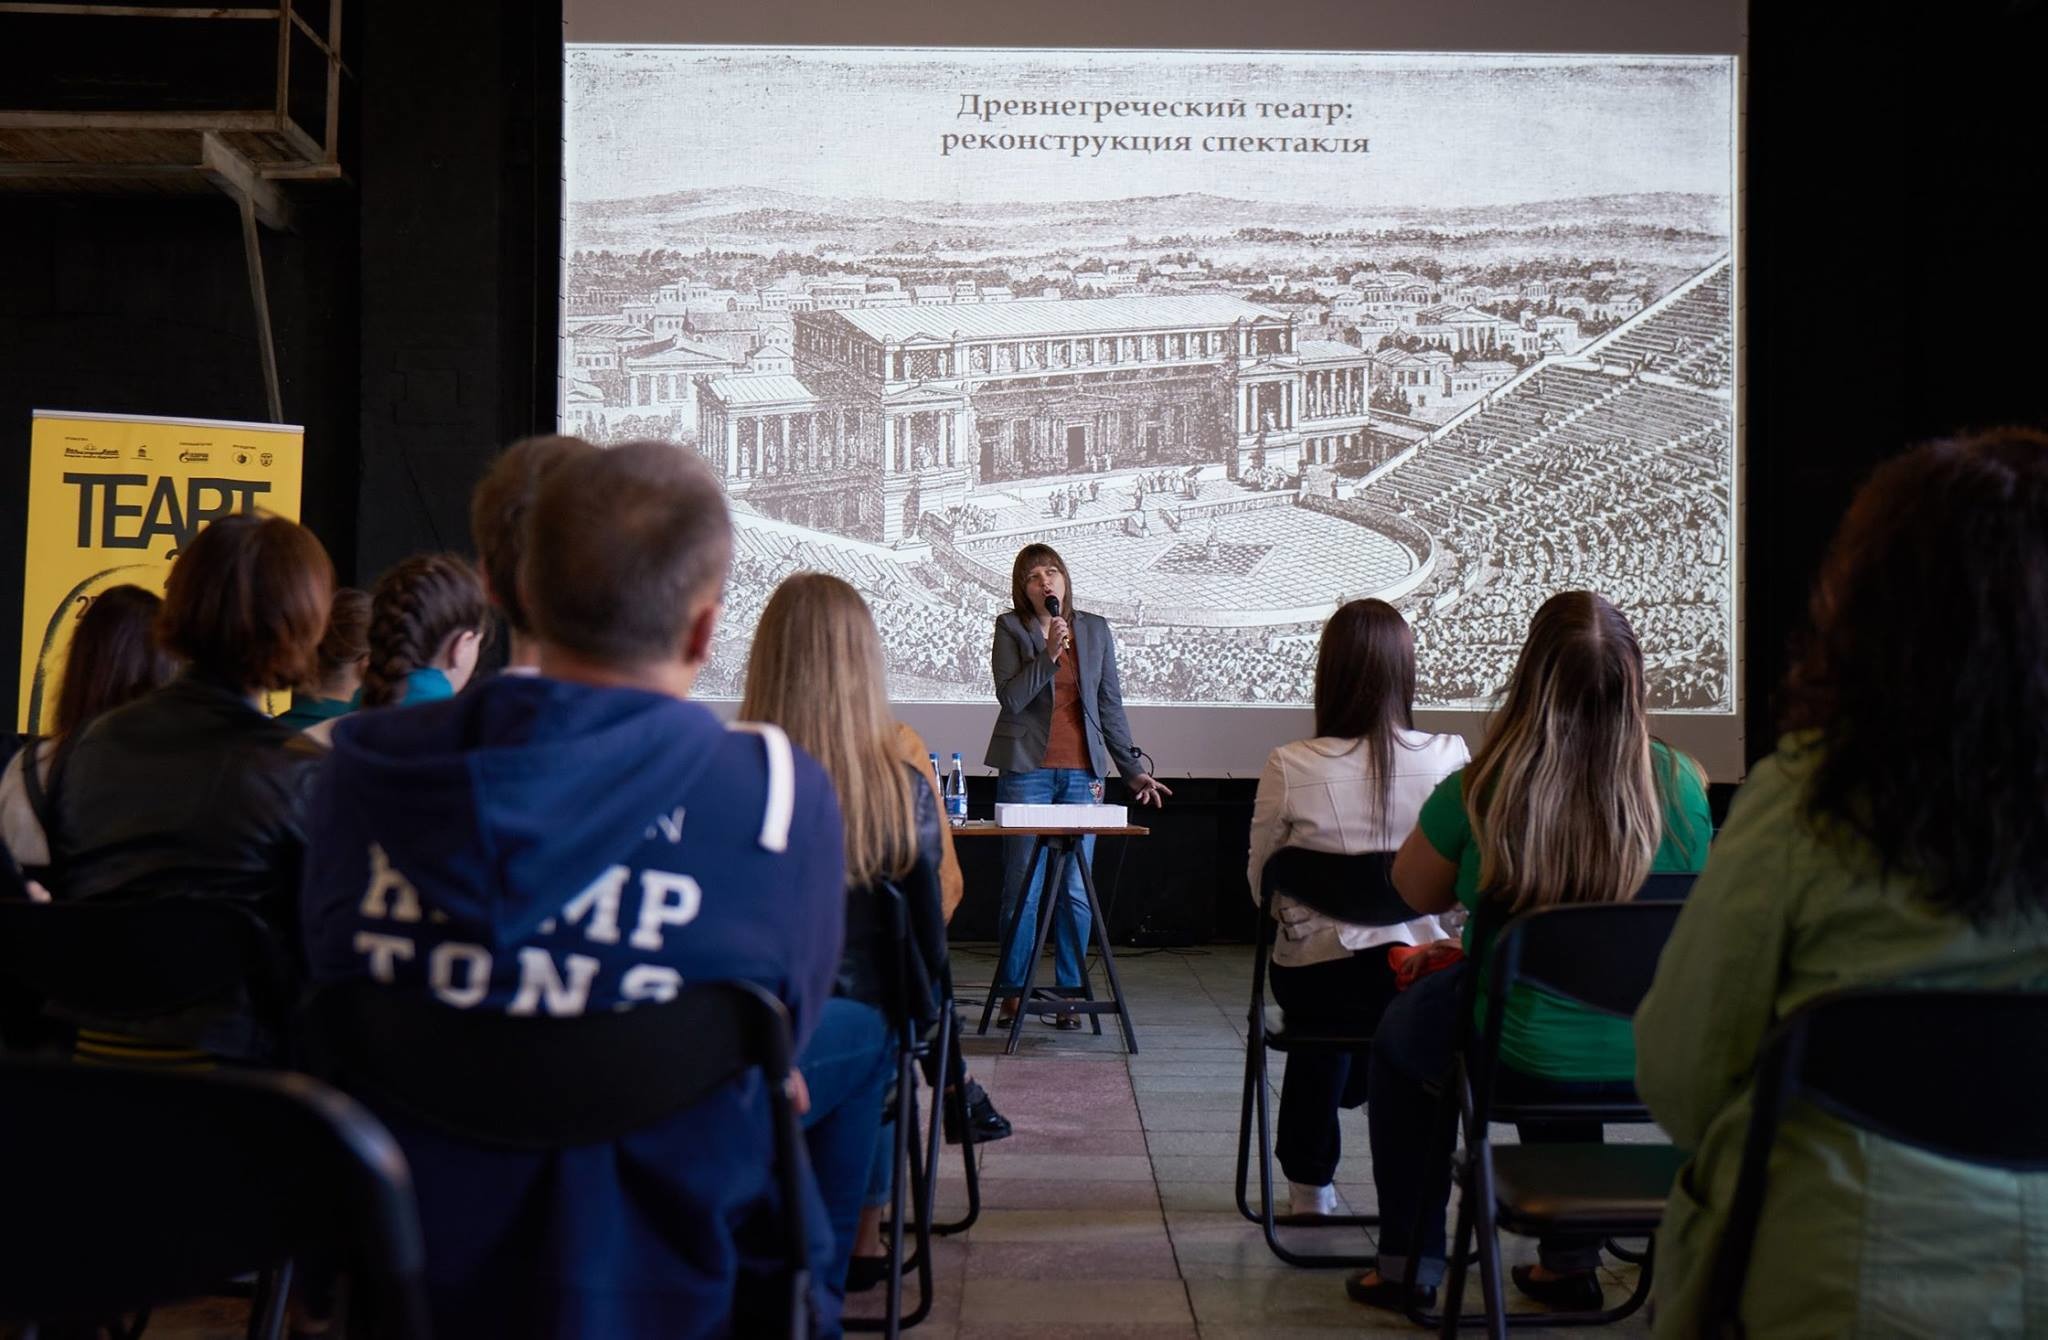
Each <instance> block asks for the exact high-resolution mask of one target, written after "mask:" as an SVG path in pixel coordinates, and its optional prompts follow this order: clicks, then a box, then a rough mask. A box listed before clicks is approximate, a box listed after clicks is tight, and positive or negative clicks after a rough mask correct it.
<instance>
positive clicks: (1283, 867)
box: [1259, 847, 1419, 926]
mask: <svg viewBox="0 0 2048 1340" xmlns="http://www.w3.org/2000/svg"><path fill="white" fill-rule="evenodd" d="M1393 868H1394V854H1393V853H1392V852H1389V851H1368V852H1360V853H1358V854H1356V855H1351V856H1344V855H1339V854H1338V853H1336V852H1327V851H1308V850H1306V849H1304V848H1301V847H1282V848H1280V850H1278V851H1276V852H1274V853H1273V854H1272V855H1271V856H1270V857H1268V858H1267V859H1266V864H1265V867H1264V868H1263V869H1262V870H1260V872H1259V883H1260V895H1261V898H1262V900H1263V902H1264V903H1265V905H1266V907H1267V909H1268V911H1267V919H1268V920H1269V921H1270V920H1271V917H1272V913H1271V908H1272V905H1273V899H1274V898H1275V897H1277V896H1278V895H1280V894H1285V895H1286V896H1287V897H1289V898H1292V899H1293V900H1294V901H1295V902H1297V903H1300V904H1302V905H1303V906H1304V907H1308V908H1312V909H1313V910H1315V911H1317V912H1320V913H1322V914H1323V915H1324V916H1326V917H1332V918H1334V919H1336V920H1338V921H1343V922H1348V923H1349V924H1351V925H1354V926H1398V925H1400V924H1401V923H1402V922H1404V921H1413V920H1415V918H1416V917H1417V916H1418V915H1419V914H1418V913H1417V912H1416V911H1415V909H1414V908H1412V907H1410V906H1408V904H1407V903H1405V902H1402V901H1401V895H1400V894H1398V893H1396V892H1395V891H1394V885H1393V878H1392V876H1393Z"/></svg>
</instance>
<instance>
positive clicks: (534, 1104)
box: [300, 979, 810, 1335]
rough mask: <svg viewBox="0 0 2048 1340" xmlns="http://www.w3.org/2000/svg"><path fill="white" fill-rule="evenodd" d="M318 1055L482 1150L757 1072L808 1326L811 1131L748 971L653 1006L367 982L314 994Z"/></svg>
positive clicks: (659, 1107) (783, 1244)
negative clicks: (508, 999) (463, 1003)
mask: <svg viewBox="0 0 2048 1340" xmlns="http://www.w3.org/2000/svg"><path fill="white" fill-rule="evenodd" d="M300 1036H301V1038H302V1042H303V1046H304V1048H305V1051H306V1055H307V1060H308V1064H309V1066H310V1068H312V1069H314V1070H315V1071H316V1072H317V1073H319V1074H321V1075H322V1076H324V1077H327V1078H329V1079H331V1080H332V1081H333V1082H334V1083H336V1084H339V1085H340V1086H341V1087H342V1088H344V1089H347V1090H349V1091H350V1092H352V1093H356V1094H359V1095H361V1096H362V1097H363V1098H364V1100H365V1101H367V1102H368V1103H369V1104H370V1105H371V1106H372V1107H376V1108H379V1109H382V1110H384V1111H386V1112H388V1113H390V1114H391V1115H392V1116H393V1117H394V1118H398V1117H402V1118H405V1119H407V1120H412V1121H417V1122H419V1123H421V1124H422V1125H425V1126H429V1127H432V1128H433V1129H436V1130H439V1131H441V1132H444V1133H446V1134H448V1135H452V1136H455V1137H456V1138H458V1139H461V1140H464V1141H467V1142H469V1143H472V1144H475V1145H478V1146H481V1147H485V1148H499V1149H526V1150H534V1149H557V1148H564V1147H568V1146H573V1145H585V1144H597V1143H602V1142H606V1141H610V1140H615V1139H618V1138H620V1137H622V1136H625V1135H627V1134H629V1133H631V1132H633V1131H636V1130H640V1129H642V1128H643V1127H646V1126H649V1125H652V1124H654V1123H655V1122H658V1121H661V1120H663V1119H665V1118H668V1117H671V1116H674V1115H676V1114H677V1113H680V1112H682V1111H683V1110H684V1109H686V1108H689V1107H691V1106H693V1105H695V1104H696V1103H697V1102H698V1101H700V1100H701V1099H703V1098H705V1097H707V1096H709V1095H710V1094H711V1093H712V1092H713V1091H714V1090H716V1089H718V1088H719V1087H721V1086H722V1085H725V1084H727V1083H729V1082H731V1081H733V1080H735V1079H737V1078H739V1077H740V1076H741V1075H743V1074H744V1073H745V1072H747V1071H748V1070H758V1071H760V1073H761V1076H762V1081H763V1083H762V1087H763V1090H764V1092H765V1093H766V1095H767V1099H768V1113H769V1121H770V1123H771V1128H772V1129H771V1134H772V1138H773V1142H774V1143H773V1148H774V1156H775V1170H774V1172H775V1184H776V1197H777V1200H778V1201H779V1202H780V1205H781V1210H782V1213H781V1215H780V1220H781V1223H780V1224H779V1226H778V1230H779V1235H780V1254H781V1257H782V1260H783V1264H784V1269H785V1272H786V1273H785V1277H784V1278H785V1280H786V1283H787V1286H788V1318H787V1320H788V1326H789V1333H790V1334H792V1335H799V1334H802V1333H803V1332H804V1330H805V1328H806V1327H807V1325H808V1321H807V1316H808V1307H809V1298H810V1270H809V1254H808V1251H809V1249H808V1244H807V1241H806V1237H805V1231H804V1204H805V1201H804V1193H803V1188H804V1169H805V1168H806V1167H807V1166H808V1165H807V1164H806V1162H805V1160H804V1154H803V1131H802V1127H801V1126H800V1125H799V1123H798V1119H797V1115H796V1109H795V1107H794V1105H793V1104H792V1103H791V1101H790V1097H789V1092H788V1089H787V1088H786V1081H787V1079H788V1076H789V1073H790V1069H791V1065H792V1063H793V1052H794V1048H793V1046H792V1044H791V1042H790V1030H789V1013H788V1011H787V1010H785V1009H784V1008H783V1005H782V1002H781V1001H779V1000H777V999H776V998H775V997H774V996H773V995H771V994H770V993H769V992H768V991H767V990H766V989H765V988H763V987H760V986H758V985H756V984H755V983H753V982H746V981H737V980H732V981H719V982H694V983H691V984H689V985H687V986H685V987H684V988H683V989H682V990H681V991H680V992H678V993H677V994H676V996H675V997H674V998H673V999H671V1000H668V1001H664V1002H661V1003H658V1004H644V1005H637V1006H635V1007H634V1008H632V1009H630V1010H604V1011H599V1012H597V1013H593V1014H584V1015H577V1016H573V1017H556V1016H551V1015H518V1016H514V1015H507V1014H502V1013H499V1012H496V1011H485V1010H461V1009H455V1008H453V1007H451V1006H448V1005H443V1004H441V1003H439V1002H438V1001H435V1000H432V999H428V998H423V997H419V996H415V995H412V994H410V993H407V992H403V991H397V990H393V989H391V988H389V987H385V986H382V985H380V984H378V983H376V982H372V981H367V980H362V979H357V980H354V981H349V982H341V983H336V984H334V985H331V986H328V987H324V988H322V989H321V990H320V991H318V992H316V993H315V994H314V996H313V998H312V1000H311V1001H310V1002H308V1004H307V1007H306V1009H305V1011H304V1014H303V1016H302V1021H301V1027H300Z"/></svg>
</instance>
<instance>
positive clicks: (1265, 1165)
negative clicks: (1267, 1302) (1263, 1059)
mask: <svg viewBox="0 0 2048 1340" xmlns="http://www.w3.org/2000/svg"><path fill="white" fill-rule="evenodd" d="M1263 1071H1264V1067H1263V1066H1261V1074H1260V1075H1259V1084H1258V1087H1257V1088H1256V1089H1255V1090H1253V1092H1252V1096H1251V1101H1252V1105H1253V1110H1254V1112H1255V1114H1256V1116H1257V1118H1258V1138H1259V1217H1258V1223H1259V1229H1260V1231H1261V1232H1262V1233H1263V1234H1264V1235H1265V1238H1266V1246H1267V1247H1268V1248H1269V1249H1270V1250H1271V1251H1272V1253H1273V1255H1275V1256H1277V1257H1279V1258H1280V1259H1281V1260H1282V1261H1285V1262H1286V1263H1287V1264H1288V1265H1291V1266H1306V1267H1323V1266H1369V1265H1371V1264H1372V1263H1373V1262H1374V1261H1375V1260H1377V1259H1378V1258H1377V1257H1376V1256H1374V1255H1371V1254H1365V1255H1359V1254H1356V1253H1331V1252H1297V1251H1295V1250H1294V1249H1293V1248H1291V1247H1289V1246H1287V1245H1286V1244H1285V1243H1283V1242H1281V1241H1280V1227H1279V1223H1278V1221H1277V1220H1276V1218H1275V1211H1274V1206H1275V1205H1276V1204H1277V1203H1278V1201H1277V1196H1276V1194H1275V1192H1274V1190H1273V1180H1274V1179H1273V1126H1272V1107H1273V1095H1272V1090H1271V1088H1270V1086H1269V1085H1267V1083H1266V1080H1265V1075H1264V1073H1263ZM1379 1221H1380V1218H1379V1216H1378V1215H1376V1214H1346V1215H1332V1216H1330V1217H1329V1219H1328V1220H1327V1221H1326V1222H1324V1223H1322V1224H1319V1225H1317V1227H1319V1228H1367V1227H1371V1226H1373V1225H1376V1224H1378V1223H1379Z"/></svg>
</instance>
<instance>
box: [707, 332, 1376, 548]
mask: <svg viewBox="0 0 2048 1340" xmlns="http://www.w3.org/2000/svg"><path fill="white" fill-rule="evenodd" d="M792 319H793V321H794V326H795V338H794V350H793V352H794V361H795V371H794V372H793V373H749V374H743V375H726V376H708V375H706V376H700V377H699V378H698V379H697V383H696V384H697V396H696V400H697V407H698V427H699V434H698V449H699V450H700V451H701V452H703V454H704V455H705V456H706V457H707V458H708V459H709V460H710V462H711V464H712V466H713V468H714V469H715V470H717V471H718V472H719V474H720V475H721V477H722V478H723V480H724V483H725V486H726V488H727V490H728V492H729V493H730V494H731V495H732V497H733V498H734V499H735V500H741V499H744V500H745V502H746V503H747V504H748V505H749V506H750V507H752V508H753V509H755V510H756V511H758V512H760V513H762V514H764V515H766V516H771V517H775V518H779V519H781V520H784V521H789V522H793V523H796V524H798V525H803V526H807V527H811V528H815V529H822V530H828V531H833V532H836V533H838V534H841V535H846V536H849V537H853V538H858V539H863V540H869V541H880V542H882V543H888V544H894V543H896V542H898V541H901V540H904V539H907V538H911V539H914V538H915V536H916V534H917V528H918V521H919V518H920V517H921V516H923V515H924V514H925V513H927V512H933V511H943V510H946V509H949V508H957V507H960V506H962V505H964V504H965V503H966V501H967V499H968V495H969V494H970V492H971V491H972V490H974V489H976V488H978V487H981V486H982V485H985V484H999V483H1004V482H1007V481H1012V480H1028V479H1038V478H1046V477H1057V476H1076V475H1090V474H1104V473H1107V472H1109V471H1112V470H1125V469H1132V468H1144V469H1160V468H1162V467H1178V466H1199V465H1217V464H1221V465H1222V466H1223V467H1224V468H1225V470H1226V472H1227V473H1228V476H1229V477H1230V478H1232V479H1251V478H1257V477H1259V476H1261V475H1263V474H1265V473H1266V472H1272V474H1273V475H1275V476H1279V475H1295V474H1297V473H1298V472H1299V471H1300V470H1301V469H1302V467H1303V466H1305V465H1308V466H1313V465H1318V464H1334V463H1336V462H1337V461H1340V460H1357V459H1360V458H1361V457H1363V456H1364V455H1366V454H1367V453H1368V452H1371V451H1373V450H1374V448H1373V447H1372V445H1371V438H1370V435H1369V433H1368V413H1367V400H1368V394H1369V391H1370V376H1369V362H1370V355H1369V354H1368V353H1367V352H1366V351H1364V350H1362V349H1359V348H1357V347H1355V346H1353V345H1349V344H1341V343H1336V342H1331V341H1314V340H1297V339H1296V337H1295V329H1294V323H1293V320H1292V318H1290V317H1288V316H1286V315H1284V314H1282V313H1279V312H1275V311H1272V310H1271V309H1269V308H1266V307H1261V306H1259V305H1257V304H1256V303H1251V302H1247V301H1244V300H1243V299H1240V298H1235V297H1229V296H1225V295H1220V294H1192V295H1186V296H1157V297H1154V296H1144V297H1120V298H1093V299H1069V300H1051V301H1034V302H1012V303H984V304H975V305H962V306H954V305H945V304H933V305H918V306H893V307H869V308H846V309H837V310H821V311H800V312H795V313H793V314H792Z"/></svg>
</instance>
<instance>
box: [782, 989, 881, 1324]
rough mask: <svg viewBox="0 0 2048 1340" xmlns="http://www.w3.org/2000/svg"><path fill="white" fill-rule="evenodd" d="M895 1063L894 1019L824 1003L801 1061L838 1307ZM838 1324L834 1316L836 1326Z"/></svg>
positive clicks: (847, 1004) (829, 1285) (830, 1286)
mask: <svg viewBox="0 0 2048 1340" xmlns="http://www.w3.org/2000/svg"><path fill="white" fill-rule="evenodd" d="M895 1063H896V1048H895V1040H894V1036H893V1035H892V1034H891V1032H890V1030H889V1021H888V1020H887V1019H886V1018H885V1017H884V1016H883V1014H882V1012H881V1011H880V1010H878V1009H876V1008H875V1007H874V1006H872V1005H864V1004H862V1003H861V1002H859V1001H857V1000H848V999H846V998H845V997H844V996H834V997H833V998H832V999H830V1000H828V1001H826V1002H825V1008H824V1009H823V1010H822V1011H821V1012H820V1013H819V1015H818V1027H817V1029H816V1030H815V1031H814V1032H813V1033H812V1034H811V1040H810V1042H809V1043H808V1044H806V1045H805V1047H804V1049H803V1052H802V1053H801V1054H800V1055H799V1056H798V1057H797V1069H799V1070H801V1071H803V1075H804V1087H805V1088H807V1089H809V1090H810V1094H811V1109H810V1111H808V1112H806V1113H805V1114H804V1144H805V1146H806V1148H807V1150H808V1151H809V1153H810V1158H811V1173H812V1175H813V1176H814V1177H816V1178H817V1181H818V1194H819V1196H820V1197H821V1198H822V1199H823V1200H824V1202H825V1214H826V1217H827V1218H828V1219H829V1220H830V1221H831V1223H832V1247H833V1266H832V1271H831V1274H830V1276H829V1277H828V1278H827V1279H826V1280H825V1281H824V1283H825V1286H826V1291H827V1292H828V1293H829V1294H830V1295H831V1298H832V1301H833V1303H834V1304H835V1305H836V1304H837V1303H838V1302H839V1300H841V1299H842V1298H844V1296H845V1294H846V1263H847V1261H848V1259H849V1258H850V1257H852V1255H853V1235H854V1230H855V1229H856V1228H857V1227H858V1225H859V1223H860V1207H861V1201H862V1200H863V1198H864V1195H865V1193H866V1191H867V1185H868V1165H869V1164H870V1163H871V1162H872V1161H873V1159H874V1154H875V1131H876V1129H877V1128H878V1127H879V1126H880V1125H881V1123H882V1095H883V1093H884V1092H885V1091H887V1089H888V1087H889V1076H890V1075H891V1074H892V1073H893V1072H894V1070H895ZM820 1320H821V1321H823V1320H825V1319H824V1318H820ZM837 1324H838V1320H837V1317H836V1315H835V1316H834V1317H833V1318H832V1319H831V1326H832V1327H835V1328H836V1326H837Z"/></svg>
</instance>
